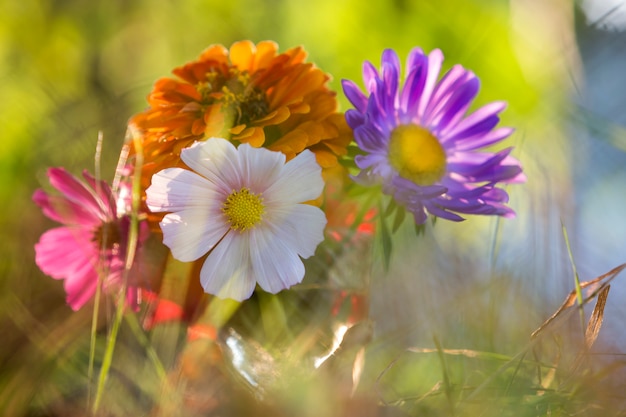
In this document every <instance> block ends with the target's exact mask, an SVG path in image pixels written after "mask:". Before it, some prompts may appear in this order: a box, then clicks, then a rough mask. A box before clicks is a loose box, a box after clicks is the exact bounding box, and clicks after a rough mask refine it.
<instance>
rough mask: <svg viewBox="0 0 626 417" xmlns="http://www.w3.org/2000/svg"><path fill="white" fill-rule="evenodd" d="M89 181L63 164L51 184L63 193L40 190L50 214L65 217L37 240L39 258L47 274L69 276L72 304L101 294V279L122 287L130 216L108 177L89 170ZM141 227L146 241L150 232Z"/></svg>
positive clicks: (38, 197)
mask: <svg viewBox="0 0 626 417" xmlns="http://www.w3.org/2000/svg"><path fill="white" fill-rule="evenodd" d="M83 177H84V178H85V181H86V183H85V182H82V181H80V180H79V179H78V178H76V177H74V176H73V175H71V174H69V173H68V172H67V171H66V170H65V169H63V168H51V169H50V170H49V171H48V178H49V179H50V184H51V185H52V186H53V187H54V188H55V189H57V190H58V191H59V192H60V193H61V195H49V194H47V193H46V192H44V191H43V190H37V191H35V193H34V195H33V201H34V202H35V203H37V204H38V205H39V206H40V207H41V208H42V210H43V214H44V215H45V216H47V217H48V218H50V219H52V220H55V221H57V222H59V223H61V224H62V225H63V226H62V227H57V228H54V229H51V230H48V231H47V232H45V233H44V234H43V235H42V236H41V238H40V239H39V242H38V243H37V244H36V245H35V253H36V254H35V262H36V263H37V266H39V268H40V269H41V270H42V271H43V272H44V273H45V274H47V275H49V276H51V277H52V278H54V279H62V280H64V287H65V292H66V293H67V304H68V305H69V306H70V307H71V308H72V309H73V310H78V309H80V308H81V307H82V306H83V305H85V303H86V302H88V301H89V300H90V299H91V298H92V297H93V296H94V294H95V292H96V289H97V286H98V283H99V282H100V280H102V281H101V282H102V283H103V289H104V291H105V292H107V293H111V292H114V291H116V290H119V289H120V288H121V284H122V277H123V272H124V265H125V259H126V250H127V245H128V232H129V229H130V217H129V216H128V215H126V214H125V213H118V208H117V202H116V198H115V195H114V193H113V192H112V191H111V188H110V187H109V185H108V184H107V183H106V182H104V181H96V180H95V179H94V178H93V177H92V176H91V175H89V173H87V172H84V173H83ZM146 234H147V229H146V228H145V225H142V227H140V233H139V235H140V237H139V241H140V242H141V241H142V240H144V239H145V238H146V237H147V236H146ZM136 295H137V288H136V287H134V286H129V288H128V293H127V299H128V302H129V304H130V305H131V306H133V307H136V305H137V297H136Z"/></svg>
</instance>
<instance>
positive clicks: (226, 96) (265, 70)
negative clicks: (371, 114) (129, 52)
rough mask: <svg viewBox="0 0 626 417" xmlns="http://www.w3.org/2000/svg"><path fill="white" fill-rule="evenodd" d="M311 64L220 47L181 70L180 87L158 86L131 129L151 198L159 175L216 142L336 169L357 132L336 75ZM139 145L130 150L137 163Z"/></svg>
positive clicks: (268, 49) (294, 56) (293, 55)
mask: <svg viewBox="0 0 626 417" xmlns="http://www.w3.org/2000/svg"><path fill="white" fill-rule="evenodd" d="M305 58H306V52H305V51H304V50H303V49H302V48H300V47H297V48H292V49H289V50H288V51H286V52H284V53H281V54H279V53H278V46H277V45H276V44H275V43H274V42H270V41H264V42H260V43H258V44H257V45H255V44H253V43H252V42H250V41H241V42H237V43H235V44H233V45H232V46H231V47H230V50H227V49H226V48H224V47H223V46H221V45H213V46H210V47H209V48H208V49H207V50H205V51H204V52H203V53H202V54H201V55H200V57H199V58H198V60H196V61H193V62H190V63H188V64H185V65H183V66H181V67H178V68H176V69H174V71H173V73H174V74H175V75H176V76H177V77H178V78H179V79H172V78H162V79H160V80H158V81H157V82H156V84H155V85H154V88H153V90H152V92H151V93H150V95H149V96H148V102H149V104H150V107H149V108H148V109H147V110H145V111H144V112H142V113H139V114H137V115H135V116H134V117H133V118H131V120H130V122H129V125H130V127H131V130H132V131H133V132H135V135H136V136H137V135H138V138H139V141H140V143H141V148H142V150H141V152H142V153H143V157H144V163H143V168H142V185H143V187H142V188H143V190H145V187H147V186H148V185H149V183H150V179H151V177H152V175H153V174H154V173H156V172H157V171H159V170H161V169H163V168H168V167H172V166H179V165H181V164H182V162H181V161H180V151H181V150H182V149H183V148H186V147H188V146H189V145H191V144H192V143H193V142H194V141H196V140H202V139H206V138H210V137H223V138H227V139H230V140H232V141H237V142H240V143H249V144H250V145H252V146H254V147H261V146H262V147H266V148H268V149H271V150H275V151H280V152H283V153H284V154H285V155H287V159H288V160H289V159H291V158H293V157H294V156H296V155H297V154H298V153H300V152H302V151H303V150H304V149H310V150H311V151H312V152H314V153H315V155H316V158H317V161H318V163H319V164H320V165H321V166H322V167H323V168H326V167H332V166H334V165H336V163H337V157H338V156H341V155H344V154H345V153H346V147H347V145H348V143H349V142H350V140H351V138H352V134H351V130H350V129H349V127H348V126H347V124H346V123H345V119H344V117H343V114H342V113H339V112H337V100H336V97H335V96H336V93H335V92H333V91H331V90H329V89H328V87H327V85H326V84H327V81H328V80H329V77H328V75H326V74H324V73H323V72H322V71H321V70H320V69H319V68H317V67H315V66H314V65H313V64H311V63H306V62H305ZM136 140H137V139H136ZM136 145H137V143H135V144H133V143H132V142H131V143H130V144H129V146H130V152H131V156H132V154H133V153H134V152H139V149H138V146H136Z"/></svg>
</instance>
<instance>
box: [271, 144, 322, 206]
mask: <svg viewBox="0 0 626 417" xmlns="http://www.w3.org/2000/svg"><path fill="white" fill-rule="evenodd" d="M323 189H324V180H323V179H322V168H321V167H320V166H319V164H318V163H317V162H316V161H315V155H313V153H312V152H311V151H309V150H305V151H303V152H302V153H300V154H299V155H298V156H296V157H295V158H293V159H292V160H291V161H289V162H287V163H286V164H285V166H284V167H283V170H282V172H281V174H280V178H278V179H277V180H276V182H275V183H274V184H273V185H272V186H271V187H270V188H268V189H267V190H266V191H265V193H263V198H264V200H265V201H266V203H267V204H268V205H271V204H272V203H275V202H276V203H279V204H288V203H294V204H295V203H302V202H304V201H309V200H314V199H316V198H317V197H319V196H320V194H322V190H323Z"/></svg>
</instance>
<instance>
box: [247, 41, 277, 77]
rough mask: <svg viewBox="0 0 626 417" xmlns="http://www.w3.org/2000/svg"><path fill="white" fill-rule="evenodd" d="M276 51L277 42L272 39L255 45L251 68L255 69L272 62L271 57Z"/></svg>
mask: <svg viewBox="0 0 626 417" xmlns="http://www.w3.org/2000/svg"><path fill="white" fill-rule="evenodd" d="M276 52H278V44H276V42H273V41H262V42H259V43H258V44H257V46H256V56H255V57H254V63H253V65H252V70H253V71H257V70H259V69H263V68H267V67H268V66H269V65H270V62H272V59H273V58H274V57H275V56H276Z"/></svg>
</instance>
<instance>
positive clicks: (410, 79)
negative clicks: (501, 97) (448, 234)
mask: <svg viewBox="0 0 626 417" xmlns="http://www.w3.org/2000/svg"><path fill="white" fill-rule="evenodd" d="M442 62H443V54H442V52H441V51H440V50H438V49H435V50H434V51H432V52H431V53H430V54H429V55H425V54H424V52H423V51H422V50H421V49H420V48H415V49H413V50H412V51H411V53H410V54H409V58H408V61H407V64H406V70H405V75H406V76H405V79H404V83H403V84H401V80H400V60H399V59H398V56H397V55H396V53H395V52H394V51H393V50H390V49H388V50H385V51H384V52H383V55H382V65H381V69H380V72H378V71H377V70H376V68H374V66H373V65H372V64H371V63H370V62H365V64H364V65H363V80H364V82H365V89H366V94H364V93H363V92H362V91H361V90H360V89H359V88H358V87H357V85H356V84H355V83H353V82H352V81H349V80H343V81H342V85H343V90H344V93H345V95H346V97H347V98H348V100H350V102H351V103H352V104H353V105H354V107H355V108H354V109H351V110H348V111H347V112H346V120H347V122H348V124H349V125H350V127H351V128H352V129H353V130H354V137H355V141H356V143H357V144H358V146H359V148H360V149H361V150H362V151H363V152H364V154H363V155H359V156H357V157H356V159H355V162H356V165H357V166H358V167H359V168H360V169H361V171H360V173H359V174H358V175H357V176H356V177H355V180H356V181H358V182H360V183H362V184H366V185H372V184H382V188H383V192H384V193H385V194H389V195H392V196H393V197H394V199H395V200H396V201H397V202H398V203H399V204H401V205H403V206H404V207H406V209H408V210H409V211H411V212H412V213H413V216H414V218H415V222H416V223H417V224H422V223H424V222H425V221H426V219H427V216H428V215H427V213H430V214H431V215H433V216H438V217H442V218H445V219H448V220H453V221H461V220H464V219H463V217H461V215H462V214H492V215H499V216H504V217H513V216H514V215H515V213H514V211H513V210H512V209H510V208H509V207H507V206H506V203H507V202H508V195H507V193H506V192H505V191H504V190H503V189H501V188H498V187H497V185H498V184H509V183H518V182H523V181H525V176H524V174H523V172H522V168H521V166H520V163H519V161H517V160H516V159H515V158H513V157H512V156H510V155H509V154H510V152H511V150H512V148H508V149H504V150H502V151H499V152H496V153H491V152H480V151H478V150H479V149H481V148H484V147H486V146H489V145H493V144H495V143H498V142H500V141H502V140H503V139H505V138H506V137H507V136H509V135H510V134H511V133H512V132H513V129H511V128H507V127H499V128H496V125H497V124H498V122H499V121H500V119H499V117H498V113H500V112H501V111H502V110H504V108H505V107H506V104H505V103H503V102H494V103H491V104H487V105H486V106H484V107H481V108H479V109H478V110H476V111H474V112H473V113H471V114H469V115H468V114H467V110H468V108H469V107H470V105H471V103H472V100H473V99H474V97H475V96H476V94H477V93H478V89H479V80H478V78H477V77H476V76H475V75H474V74H473V73H472V72H471V71H468V70H466V69H465V68H463V67H462V66H460V65H455V66H454V67H452V69H450V70H449V71H448V72H447V73H446V74H445V75H444V76H443V78H441V79H440V80H438V77H439V72H440V70H441V64H442Z"/></svg>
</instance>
